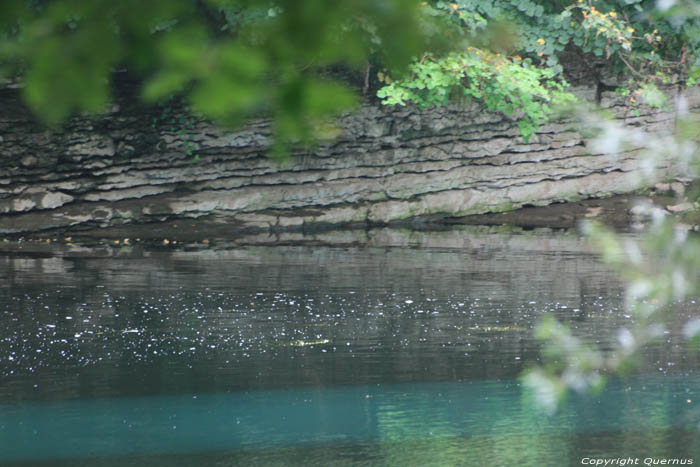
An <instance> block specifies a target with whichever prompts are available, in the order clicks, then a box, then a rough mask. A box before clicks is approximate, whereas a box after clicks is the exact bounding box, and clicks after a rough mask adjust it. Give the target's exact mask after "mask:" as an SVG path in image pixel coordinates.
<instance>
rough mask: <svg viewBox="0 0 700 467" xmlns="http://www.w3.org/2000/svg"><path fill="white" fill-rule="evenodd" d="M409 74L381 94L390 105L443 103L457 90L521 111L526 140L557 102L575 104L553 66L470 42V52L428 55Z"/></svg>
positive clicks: (490, 106)
mask: <svg viewBox="0 0 700 467" xmlns="http://www.w3.org/2000/svg"><path fill="white" fill-rule="evenodd" d="M410 72H411V75H410V77H408V78H407V79H404V80H401V81H394V82H391V83H390V84H388V85H387V86H385V87H384V88H382V89H380V90H379V92H378V93H377V95H378V96H379V97H380V98H382V99H383V102H384V103H385V104H388V105H392V104H399V105H404V104H405V103H406V101H413V102H415V103H417V104H418V105H419V106H420V107H428V106H430V105H443V104H446V103H447V102H448V101H449V100H451V99H454V98H455V96H456V95H462V96H468V97H471V98H474V99H477V100H479V101H481V102H483V103H484V105H485V106H486V108H488V109H489V110H493V111H498V112H502V113H504V114H506V115H518V116H520V122H519V127H520V132H521V134H522V136H523V138H524V139H525V140H526V141H527V140H529V138H530V136H532V135H533V133H534V132H535V129H536V128H537V127H538V126H539V125H541V124H542V123H543V122H544V121H545V120H546V119H547V118H548V117H549V116H550V115H551V114H552V106H553V105H566V104H570V103H573V102H574V101H575V99H576V98H575V97H574V96H573V95H572V94H570V93H568V92H566V91H565V90H564V88H565V86H566V82H565V81H563V80H556V79H554V75H555V72H554V70H552V69H551V68H538V67H535V66H533V65H532V62H531V61H530V60H527V59H526V60H522V59H521V58H520V57H506V56H502V55H501V54H500V53H496V54H494V53H491V52H489V51H487V50H482V49H476V48H473V47H469V48H468V50H467V52H466V53H459V54H458V53H453V54H450V55H448V56H446V57H444V58H440V59H437V58H434V57H433V56H431V55H425V56H424V57H423V58H422V59H421V60H420V61H419V62H417V63H416V64H414V65H413V66H411V68H410Z"/></svg>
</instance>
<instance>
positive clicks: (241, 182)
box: [0, 85, 699, 233]
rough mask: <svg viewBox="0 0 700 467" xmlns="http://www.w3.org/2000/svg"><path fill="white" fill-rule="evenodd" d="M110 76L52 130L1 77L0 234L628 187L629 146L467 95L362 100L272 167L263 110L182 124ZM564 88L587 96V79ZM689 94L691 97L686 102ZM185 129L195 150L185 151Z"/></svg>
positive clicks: (275, 224)
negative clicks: (458, 99)
mask: <svg viewBox="0 0 700 467" xmlns="http://www.w3.org/2000/svg"><path fill="white" fill-rule="evenodd" d="M122 87H123V89H121V91H122V92H123V94H124V96H122V97H121V98H119V97H118V98H117V102H118V105H115V106H114V107H113V111H112V112H111V113H108V114H107V115H105V116H102V117H100V118H98V119H97V120H94V121H88V120H85V119H73V120H71V121H70V122H68V123H67V124H66V125H65V126H64V128H63V129H62V130H61V131H57V132H50V131H47V130H46V129H44V128H41V127H39V126H37V125H36V124H35V123H33V121H32V119H31V117H30V116H29V114H28V113H27V112H25V111H23V110H22V107H21V104H20V103H19V99H18V96H17V92H16V90H12V89H0V133H1V134H2V135H3V137H2V139H0V181H1V182H2V183H0V233H10V232H29V231H36V230H42V229H48V228H52V227H65V226H73V225H81V226H108V225H115V224H122V223H130V222H154V221H161V220H166V219H177V218H194V217H203V216H209V217H210V218H213V219H215V220H218V221H225V222H226V223H227V224H228V225H229V226H230V229H231V230H232V231H233V230H242V229H259V230H284V229H290V228H291V229H293V228H299V227H302V226H308V225H314V224H344V223H354V224H367V223H383V222H388V221H394V220H401V219H407V218H411V217H413V216H417V215H422V214H438V215H467V214H475V213H484V212H493V211H496V212H498V211H502V210H508V209H512V208H514V207H518V206H522V205H525V204H534V205H546V204H550V203H552V202H555V201H562V200H571V199H580V198H586V197H590V196H593V197H598V196H606V195H610V194H613V193H621V192H627V191H630V190H631V189H632V188H633V186H634V185H633V182H632V180H631V179H630V177H628V176H627V174H628V173H629V172H630V171H633V170H634V169H635V168H636V167H637V161H636V158H635V156H636V153H637V149H638V148H629V149H628V150H627V151H626V152H624V153H623V154H620V155H619V156H614V157H613V156H603V155H600V154H591V151H593V149H592V148H590V147H588V145H587V143H586V142H585V141H584V139H583V138H582V136H581V135H580V134H578V133H576V132H574V131H571V129H570V126H571V125H570V124H567V123H556V124H550V125H547V126H545V127H544V128H542V129H541V131H540V132H539V133H538V134H537V135H536V137H534V138H532V139H531V141H530V142H529V143H525V142H523V141H522V139H521V138H520V136H519V130H518V126H517V122H514V121H511V120H509V119H507V118H505V117H503V116H501V115H497V114H490V113H486V112H484V111H483V109H481V108H478V107H477V106H474V105H466V106H461V107H459V106H453V107H448V108H440V109H434V110H428V111H420V112H419V111H417V110H415V109H410V108H409V109H405V108H402V109H393V110H392V109H389V108H384V107H382V108H378V107H373V106H364V107H362V108H361V109H359V110H358V111H356V112H354V113H352V114H350V115H347V116H345V117H343V118H341V119H340V121H339V136H338V137H337V138H336V139H335V140H334V141H332V142H327V143H323V144H321V145H320V146H319V147H318V148H316V149H309V150H305V151H298V152H297V154H296V156H295V158H294V159H293V160H292V161H290V163H289V164H287V165H284V166H278V165H276V163H274V162H272V161H270V160H269V159H268V158H267V157H266V151H267V148H268V146H269V144H270V127H269V122H267V121H256V122H251V123H250V124H249V125H248V126H246V127H245V128H243V129H241V130H239V131H236V132H225V131H222V130H220V129H217V128H215V127H213V126H211V125H209V124H207V123H205V122H196V124H195V128H194V130H192V133H193V134H185V133H188V132H183V131H180V130H181V128H177V127H176V126H173V125H172V124H166V123H163V122H160V123H158V121H157V118H156V119H155V121H156V123H153V121H154V118H153V117H154V115H152V114H150V113H149V112H148V111H145V110H144V109H142V108H135V107H133V105H132V106H129V104H128V102H129V100H128V98H127V95H128V94H129V93H130V92H133V90H132V91H129V89H128V88H129V86H128V85H124V86H122ZM575 92H577V93H578V94H579V95H580V96H581V97H582V98H583V99H584V100H592V99H593V97H594V94H595V88H594V87H590V88H585V87H584V88H579V89H576V90H575ZM669 92H674V91H669ZM691 94H692V93H691ZM603 97H604V98H603V101H602V104H603V106H604V107H607V108H608V109H610V110H611V111H612V113H613V114H615V115H617V116H618V117H619V118H625V121H626V122H627V123H629V124H631V125H635V126H643V127H645V128H647V129H649V130H650V131H654V132H663V131H664V130H665V129H668V128H669V127H671V126H672V125H673V120H674V115H673V114H672V113H671V112H668V111H659V110H653V109H648V108H646V109H641V115H640V116H639V117H631V116H629V115H627V113H628V110H627V109H625V108H623V107H622V105H621V101H619V100H616V98H615V95H614V94H613V93H607V94H605V95H604V96H603ZM698 97H699V96H696V95H694V94H693V95H690V96H689V105H690V108H695V107H697V104H698ZM190 139H192V140H193V141H194V144H195V145H196V146H197V148H198V149H197V153H198V155H199V158H198V159H197V160H193V157H192V155H187V154H186V153H187V150H186V147H187V146H188V145H189V144H190V143H189V140H190ZM591 156H593V157H591Z"/></svg>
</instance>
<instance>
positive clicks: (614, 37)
mask: <svg viewBox="0 0 700 467" xmlns="http://www.w3.org/2000/svg"><path fill="white" fill-rule="evenodd" d="M653 7H654V3H653V2H649V1H641V0H624V1H602V0H601V1H595V2H592V1H583V0H580V1H575V2H573V3H569V2H558V1H548V2H533V1H530V0H495V1H492V2H481V1H478V0H463V1H458V2H454V3H452V2H444V1H434V2H429V3H427V2H424V8H425V10H426V13H427V14H428V15H431V16H439V15H442V16H444V17H445V18H447V19H448V26H449V27H447V28H445V29H444V31H445V32H444V33H445V34H448V35H449V36H450V37H451V40H452V41H453V42H454V43H455V45H456V48H458V49H460V48H461V49H462V50H464V49H467V50H468V52H462V53H454V52H453V53H451V54H449V55H447V56H436V55H435V54H426V55H423V58H421V59H420V60H419V61H416V62H415V63H414V64H413V65H412V67H411V70H410V74H403V75H398V76H397V77H390V78H389V79H386V78H384V77H383V76H381V77H380V80H383V81H384V82H385V83H387V86H386V87H384V88H383V89H381V90H380V91H379V93H378V96H379V97H380V98H382V99H383V102H384V103H385V104H388V105H396V104H399V105H404V104H405V103H406V102H407V101H412V102H415V103H417V104H418V105H419V106H421V107H425V106H428V105H444V104H445V103H447V102H448V101H449V99H450V98H452V99H454V98H457V97H459V96H462V95H466V96H469V97H472V98H474V99H476V100H479V101H481V102H482V103H483V104H485V105H486V107H487V108H489V109H491V110H495V111H500V112H503V113H505V114H506V115H513V114H518V115H520V116H521V117H522V119H521V122H520V128H521V132H522V135H523V137H525V139H527V138H528V137H529V136H530V135H532V133H533V132H534V131H535V129H536V128H537V126H538V125H540V124H541V123H542V122H543V121H545V120H546V118H547V117H548V116H549V115H551V108H550V105H551V104H554V103H558V102H562V103H565V102H571V100H572V99H571V96H570V95H567V94H566V93H565V92H563V91H564V88H565V87H566V82H565V81H564V80H563V79H562V78H561V73H562V72H563V67H562V65H561V63H560V58H559V55H561V54H564V53H565V52H568V53H571V52H572V51H575V50H578V52H579V54H580V55H586V54H587V55H588V56H589V59H590V61H591V62H596V61H597V63H590V64H589V67H590V68H591V74H597V73H598V72H597V71H595V68H596V66H594V65H605V67H606V68H607V69H609V70H610V71H612V72H622V73H625V74H626V75H627V76H628V77H629V80H628V84H627V86H626V87H623V88H622V89H621V92H623V93H624V95H625V96H626V101H627V104H628V105H630V106H636V105H638V104H639V103H640V102H646V103H647V104H649V105H652V106H656V107H659V106H663V105H665V101H664V99H663V95H662V93H661V92H660V91H659V90H658V85H659V84H662V83H663V84H666V83H668V82H670V81H678V80H679V79H688V80H689V84H693V83H694V82H695V79H696V77H697V76H698V75H700V72H698V71H697V67H696V66H695V65H693V64H694V63H696V62H697V60H698V58H697V57H698V55H699V54H698V53H697V52H698V50H699V49H700V47H699V44H698V41H697V35H693V34H691V32H693V31H697V30H699V29H700V22H698V19H697V18H693V19H692V20H689V21H687V22H685V23H684V24H683V26H681V27H679V26H678V23H677V21H676V22H674V21H673V20H672V18H668V19H667V18H665V17H664V16H663V15H659V14H658V12H656V11H654V10H653ZM494 56H495V57H499V60H493V57H494ZM521 56H522V57H526V58H525V59H524V60H522V59H521V58H520V57H521ZM500 57H502V58H500ZM591 57H595V58H591ZM450 74H454V75H455V76H449V75H450ZM392 78H394V80H392ZM640 97H642V99H641V101H640V100H639V98H640Z"/></svg>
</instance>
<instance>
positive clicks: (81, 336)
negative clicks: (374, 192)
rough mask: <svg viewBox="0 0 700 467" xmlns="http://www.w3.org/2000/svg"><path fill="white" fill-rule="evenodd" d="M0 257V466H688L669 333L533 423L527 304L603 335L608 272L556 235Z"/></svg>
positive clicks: (533, 357) (693, 429)
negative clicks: (587, 462)
mask: <svg viewBox="0 0 700 467" xmlns="http://www.w3.org/2000/svg"><path fill="white" fill-rule="evenodd" d="M422 235H423V237H421V238H420V239H419V241H416V239H415V237H411V238H410V241H409V242H405V243H404V244H401V245H396V244H392V243H391V242H385V243H386V245H385V246H382V247H372V248H370V247H360V248H358V247H353V248H338V247H332V248H331V247H246V248H236V249H231V250H220V251H216V252H207V251H205V252H201V251H195V252H187V251H180V252H175V253H159V252H136V253H134V252H131V253H129V254H125V255H123V256H110V257H108V258H89V257H80V255H74V256H70V255H68V256H56V257H47V258H34V257H30V256H27V257H22V256H21V255H20V256H18V255H13V256H7V257H0V465H7V466H10V465H12V466H20V465H21V466H30V465H40V466H49V465H60V466H92V465H95V466H125V465H138V466H141V465H143V466H161V465H162V466H166V465H167V466H180V465H182V466H189V465H197V466H199V465H217V466H223V465H246V466H248V465H260V466H266V465H279V466H288V465H292V466H296V465H298V466H314V465H319V466H327V465H329V466H332V465H338V466H340V465H389V466H393V465H397V466H412V465H416V466H420V465H448V466H449V465H467V466H471V465H475V466H481V465H495V466H500V465H504V466H505V465H526V466H529V465H533V466H535V465H537V466H540V465H541V466H550V465H551V466H562V465H581V460H582V459H583V458H608V459H612V458H623V457H635V458H639V464H638V465H643V461H644V459H645V458H652V459H657V460H658V459H697V460H696V461H695V462H700V457H698V456H699V455H700V442H699V441H698V439H699V438H698V436H697V435H698V432H697V427H698V420H700V417H699V416H698V415H699V414H698V408H697V407H698V406H697V403H698V401H700V394H699V392H700V377H699V375H698V372H697V369H698V368H700V360H699V359H698V354H697V351H689V348H688V346H687V343H686V342H685V341H684V340H683V338H682V337H681V333H680V328H681V325H682V323H683V322H684V320H685V319H687V317H688V316H690V315H693V314H696V313H697V308H696V307H695V304H694V303H690V304H686V305H684V306H683V307H682V308H681V309H680V312H679V318H678V320H677V322H673V323H671V326H670V327H669V331H668V333H667V335H666V338H665V339H664V340H662V341H661V342H658V343H656V344H654V345H652V346H650V347H649V348H647V349H645V351H644V352H643V353H642V354H640V359H639V368H638V372H636V373H635V374H632V375H629V376H627V377H625V378H622V379H613V380H611V381H610V382H609V383H608V385H607V386H606V389H605V391H604V392H603V393H601V394H598V395H595V396H592V395H591V396H583V395H572V396H571V397H570V398H569V400H568V401H567V404H566V405H565V406H564V407H563V408H562V410H561V411H560V412H559V413H557V414H556V415H555V416H553V417H548V416H546V415H544V414H543V413H542V412H541V411H540V410H539V409H538V408H537V407H536V406H534V405H533V403H532V400H531V398H530V395H529V394H528V393H526V392H525V391H524V390H523V388H522V387H521V386H520V384H519V380H518V376H519V375H520V374H521V372H522V371H523V370H524V369H526V368H528V367H529V366H532V365H535V364H537V362H538V359H539V346H538V343H537V342H536V341H535V340H534V339H533V337H532V329H533V326H534V325H535V323H536V322H537V320H538V319H539V318H540V317H542V316H543V315H544V314H545V313H553V314H555V315H556V316H557V317H558V318H559V319H561V320H562V321H565V322H567V323H568V324H569V325H570V326H571V327H572V329H573V330H574V332H575V333H576V334H577V335H580V336H582V337H584V338H588V339H590V340H595V341H597V342H598V343H599V344H600V345H601V346H603V347H604V348H605V347H606V346H610V345H611V343H612V342H613V340H614V339H615V337H614V336H615V334H616V332H617V330H618V329H619V328H620V327H622V326H625V325H628V324H629V323H630V320H631V317H630V316H629V315H627V314H626V313H625V311H624V308H623V307H622V305H621V304H622V284H621V283H620V282H619V281H618V280H617V278H616V276H615V275H614V274H612V273H610V272H608V271H607V270H606V269H605V268H604V267H602V266H600V265H599V264H598V263H597V261H596V259H595V257H594V256H593V255H591V254H590V253H587V252H586V247H585V244H584V243H583V241H582V240H581V239H580V238H578V237H576V236H571V235H569V236H564V235H550V234H535V235H528V236H524V235H495V234H491V235H466V234H463V233H457V234H455V233H454V232H441V233H424V234H422Z"/></svg>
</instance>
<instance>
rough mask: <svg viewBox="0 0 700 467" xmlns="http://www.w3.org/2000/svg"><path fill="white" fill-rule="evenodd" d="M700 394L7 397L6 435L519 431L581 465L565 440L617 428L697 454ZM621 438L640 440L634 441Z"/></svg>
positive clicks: (113, 450) (65, 448)
mask: <svg viewBox="0 0 700 467" xmlns="http://www.w3.org/2000/svg"><path fill="white" fill-rule="evenodd" d="M698 397H700V380H697V379H695V380H689V379H688V378H670V377H655V378H640V377H637V378H633V379H630V380H627V381H616V382H614V383H611V384H609V385H608V387H607V390H606V391H605V393H604V394H602V395H600V396H598V397H575V398H574V399H573V400H572V401H571V402H570V403H569V404H567V406H566V407H564V408H563V409H562V410H561V411H560V412H559V413H558V414H557V415H556V416H554V417H543V416H542V414H541V412H539V411H538V410H537V409H535V408H534V407H533V406H532V404H531V401H530V400H529V399H528V398H527V397H526V396H524V395H523V392H522V391H521V388H520V387H519V385H518V384H517V383H515V382H506V381H501V382H496V381H489V382H453V383H424V384H397V385H373V386H348V387H331V388H295V389H285V390H274V391H255V392H236V393H218V394H202V395H194V396H190V395H182V396H152V397H140V398H112V399H97V400H78V401H68V402H48V403H47V402H42V403H31V404H20V405H13V406H3V407H0V419H1V420H2V422H0V441H2V446H3V449H2V454H3V460H4V461H8V460H9V461H12V460H23V461H29V460H31V461H40V460H51V461H54V462H55V461H56V460H60V459H66V460H71V461H72V462H78V461H80V459H85V458H87V459H90V458H99V457H108V458H109V457H112V458H113V457H115V456H121V457H125V456H139V455H140V456H143V455H150V456H154V455H155V456H157V455H163V454H176V453H182V454H191V453H211V452H226V451H229V452H232V451H233V452H235V451H239V452H243V451H247V454H248V455H254V454H255V452H256V451H259V452H266V451H267V452H273V451H275V450H281V449H285V448H292V447H299V446H307V447H309V448H312V449H313V448H318V447H319V446H331V447H335V446H339V445H340V446H342V445H345V446H353V445H355V446H376V447H377V449H381V446H386V445H402V446H403V455H404V456H405V457H404V461H403V462H402V465H411V459H412V458H413V457H414V456H415V455H416V454H417V453H416V452H412V451H415V450H418V451H424V450H425V446H424V445H425V443H427V442H435V443H436V444H437V445H438V446H440V445H442V444H444V443H448V444H449V443H450V442H452V443H454V442H455V441H456V440H460V439H461V440H463V442H464V443H465V444H466V445H473V444H475V443H477V442H481V443H486V444H490V443H499V442H501V443H507V442H508V441H507V440H508V439H512V440H516V441H517V444H516V445H515V446H510V447H509V449H508V450H507V451H508V453H507V454H505V455H506V457H507V456H512V455H513V453H512V452H511V451H512V450H513V449H514V448H515V447H516V446H517V445H520V448H522V449H526V450H527V451H529V453H530V455H532V456H534V458H541V459H542V460H544V459H547V458H549V460H550V461H552V462H554V461H555V460H556V459H559V462H561V464H560V465H566V464H569V463H570V464H572V465H573V464H574V463H575V462H573V461H574V460H575V459H574V458H575V457H576V456H579V455H580V456H583V455H585V453H584V452H583V451H581V453H576V450H575V449H572V447H571V446H566V445H567V444H568V443H566V442H564V440H566V439H569V440H575V439H576V438H577V437H578V438H581V437H583V438H584V439H585V437H589V436H591V437H592V436H598V435H601V434H602V435H605V434H608V433H609V434H614V433H623V432H629V433H632V434H635V435H638V434H639V433H638V432H640V431H641V432H642V433H655V432H663V431H664V430H666V431H670V430H671V429H675V430H677V432H678V433H686V434H687V435H689V436H686V437H687V438H689V439H683V438H680V439H678V440H676V441H675V442H668V443H661V446H660V447H661V448H662V449H661V450H658V448H653V447H652V448H650V447H649V446H643V445H639V446H634V445H633V447H635V448H636V449H638V450H639V452H636V453H635V455H641V456H644V457H646V456H650V455H659V454H660V453H663V452H664V449H663V448H666V449H668V450H667V451H666V452H667V455H672V454H673V453H674V452H677V453H681V452H683V453H685V454H684V456H689V455H696V454H698V452H699V451H698V449H699V448H700V440H698V439H697V438H696V437H695V436H692V433H693V430H694V426H695V422H694V420H693V416H694V415H695V414H693V413H692V412H693V411H694V409H695V408H696V407H697V402H694V401H696V400H698ZM523 438H525V439H527V440H529V441H528V443H533V442H535V441H537V442H540V443H545V444H548V443H549V440H557V442H558V443H559V445H560V446H559V448H564V450H563V451H557V450H553V449H552V446H549V447H547V446H539V447H534V446H528V445H524V444H523V443H522V441H524V439H523ZM68 440H70V442H67V441H68ZM626 440H627V438H626ZM627 441H629V440H627ZM657 442H658V440H657ZM664 444H667V445H666V446H664ZM618 449H620V452H621V453H622V452H623V451H624V450H629V448H628V447H627V446H625V445H624V444H623V445H621V446H619V447H618ZM676 449H677V451H675V450H676ZM443 454H447V453H443ZM453 454H454V453H453ZM393 455H394V456H397V455H398V454H397V453H395V454H393ZM470 455H471V456H472V457H477V458H478V457H479V456H480V455H481V456H482V457H483V456H485V455H486V453H478V452H476V453H471V454H470ZM491 455H496V458H499V455H498V453H496V452H493V453H491ZM628 455H631V453H630V454H628ZM374 457H375V458H372V457H370V458H368V459H367V460H368V461H370V460H372V461H376V460H377V459H376V457H377V456H376V454H375V456H374ZM379 457H381V456H379ZM397 459H398V458H397ZM455 460H456V461H457V460H458V459H455ZM358 461H359V460H358ZM569 461H571V462H569ZM499 465H501V464H499Z"/></svg>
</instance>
